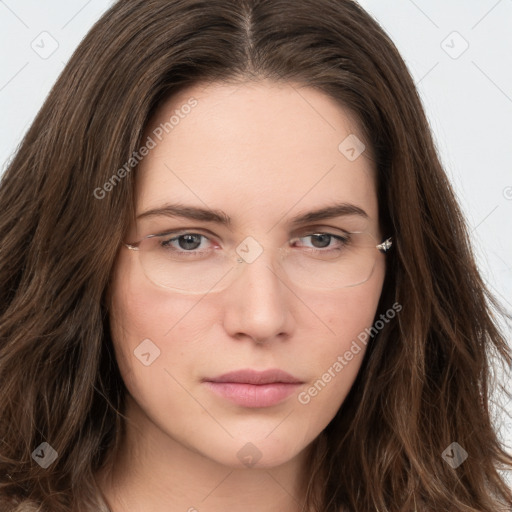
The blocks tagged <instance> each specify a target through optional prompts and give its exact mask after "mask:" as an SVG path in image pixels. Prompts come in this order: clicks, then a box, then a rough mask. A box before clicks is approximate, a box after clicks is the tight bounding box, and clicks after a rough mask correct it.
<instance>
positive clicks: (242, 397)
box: [205, 381, 300, 407]
mask: <svg viewBox="0 0 512 512" xmlns="http://www.w3.org/2000/svg"><path fill="white" fill-rule="evenodd" d="M205 384H206V385H207V386H208V387H209V388H210V389H211V390H212V391H214V392H215V393H217V394H219V395H221V396H223V397H224V398H227V399H228V400H231V401H232V402H234V403H235V404H238V405H241V406H243V407H270V406H272V405H277V404H278V403H280V402H282V401H283V400H284V399H285V398H287V397H289V396H290V395H291V394H293V393H294V392H295V391H296V390H297V389H298V388H299V387H300V384H293V383H286V382H275V383H273V384H244V383H238V382H209V381H206V382H205Z"/></svg>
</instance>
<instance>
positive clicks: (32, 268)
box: [0, 0, 512, 512]
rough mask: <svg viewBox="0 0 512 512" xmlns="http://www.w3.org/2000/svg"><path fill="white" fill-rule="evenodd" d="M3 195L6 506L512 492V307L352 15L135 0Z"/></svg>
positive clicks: (63, 86)
mask: <svg viewBox="0 0 512 512" xmlns="http://www.w3.org/2000/svg"><path fill="white" fill-rule="evenodd" d="M0 202H1V204H2V207H3V213H2V216H1V217H0V239H1V246H0V247H1V248H2V249H1V251H0V274H1V276H2V282H3V287H2V290H1V292H0V293H1V300H0V304H1V311H0V314H1V319H0V333H1V338H0V376H1V377H0V378H1V383H2V390H3V393H2V396H1V398H0V400H1V403H0V410H1V411H2V412H1V413H0V438H1V439H2V440H3V441H2V443H1V445H0V446H1V447H2V448H1V451H0V455H1V457H0V495H1V496H2V502H3V504H2V510H9V511H10V510H16V511H18V512H22V511H28V510H41V511H42V510H48V511H52V512H58V511H70V510H71V511H93V510H94V511H97V510H104V511H108V510H110V511H111V512H120V511H123V510H134V511H135V510H136V511H149V510H151V511H156V512H160V511H164V510H165V511H172V512H174V511H178V510H188V511H189V512H192V511H195V510H199V511H211V512H214V511H215V512H216V511H218V510H227V509H230V508H231V509H232V508H233V507H238V508H242V507H243V509H244V510H249V511H252V510H254V511H256V510H258V511H260V510H266V511H277V510H280V511H284V510H286V511H290V512H291V511H294V512H296V511H333V512H334V511H337V512H338V511H358V512H359V511H367V510H368V511H370V510H372V511H374V510H375V511H377V510H379V511H385V510H386V511H411V510H417V511H420V510H421V511H423V510H430V511H432V510H436V511H437V510H447V511H448V510H450V511H466V512H467V511H475V512H476V511H479V512H481V511H489V512H490V511H496V510H499V509H501V508H503V509H506V508H505V507H509V508H510V506H511V505H512V494H511V492H510V490H509V489H508V488H507V486H506V485H505V482H504V480H503V479H502V476H501V475H500V472H499V470H500V469H503V468H507V467H510V465H511V463H512V459H511V457H510V454H508V453H507V452H506V451H505V450H504V448H503V447H502V445H501V444H500V441H499V439H498V438H497V436H496V433H495V431H494V429H493V425H492V422H491V419H492V418H491V417H490V414H489V401H490V395H491V391H492V389H491V388H492V386H493V381H492V379H491V377H492V366H491V358H492V357H497V358H498V359H499V361H501V362H502V363H503V364H504V365H507V366H510V363H511V361H512V358H511V354H510V350H509V349H508V348H507V345H506V343H505V340H504V338H503V335H502V334H501V333H500V331H499V329H498V327H497V323H496V320H495V315H496V313H502V314H504V315H505V312H504V311H503V310H502V309H501V307H500V306H499V304H498V303H497V302H496V301H495V300H494V298H493V297H492V296H491V295H490V294H489V292H488V291H487V289H486V288H485V286H484V284H483V282H482V279H481V277H480V276H479V273H478V270H477V268H476V265H475V262H474V258H473V255H472V252H471V248H470V245H469V239H468V234H467V231H466V227H465V224H464V221H463V219H462V216H461V213H460V210H459V208H458V206H457V204H456V201H455V199H454V195H453V192H452V190H451V188H450V185H449V183H448V181H447V179H446V176H445V174H444V172H443V170H442V168H441V165H440V163H439V159H438V156H437V154H436V151H435V148H434V145H433V142H432V138H431V134H430V131H429V127H428V124H427V121H426V118H425V114H424V112H423V110H422V106H421V103H420V100H419V98H418V95H417V92H416V90H415V87H414V84H413V81H412V80H411V77H410V75H409V73H408V71H407V69H406V67H405V65H404V63H403V61H402V59H401V58H400V56H399V54H398V53H397V50H396V48H395V47H394V45H393V44H392V42H391V41H390V40H389V38H388V37H387V36H386V35H385V33H384V32H383V31H382V29H381V28H380V27H379V26H378V25H377V24H376V22H375V21H373V20H372V18H371V17H369V16H368V14H366V13H365V12H364V11H363V10H362V9H361V8H360V7H359V6H358V5H357V4H356V3H354V2H352V1H348V0H336V1H334V0H315V1H313V0H300V1H298V0H293V1H291V0H272V1H257V0H245V1H242V0H209V1H208V2H202V1H199V0H180V1H173V2H168V1H165V0H128V1H120V2H117V3H116V4H115V5H114V6H113V7H112V8H111V9H110V10H109V11H108V12H107V13H106V14H105V15H104V16H103V17H102V18H101V20H100V21H99V22H98V23H97V24H96V25H95V26H94V27H93V29H92V30H91V31H90V33H89V34H88V36H87V37H86V38H85V39H84V41H83V42H82V43H81V45H80V46H79V48H78V49H77V51H76V52H75V54H74V56H73V57H72V59H71V60H70V62H69V63H68V65H67V67H66V69H65V70H64V72H63V74H62V76H61V77H60V78H59V80H58V82H57V83H56V85H55V87H54V89H53V90H52V92H51V93H50V95H49V97H48V99H47V101H46V103H45V104H44V106H43V108H42V109H41V111H40V113H39V114H38V116H37V118H36V120H35V121H34V123H33V125H32V127H31V128H30V130H29V131H28V133H27V135H26V137H25V139H24V141H23V144H22V145H21V147H20V148H19V151H18V153H17V155H16V157H15V158H14V160H13V161H12V163H11V164H10V166H9V168H8V169H7V171H6V173H5V175H4V176H3V179H2V184H1V187H0ZM492 363H493V364H495V362H494V361H492Z"/></svg>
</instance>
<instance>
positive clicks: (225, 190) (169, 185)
mask: <svg viewBox="0 0 512 512" xmlns="http://www.w3.org/2000/svg"><path fill="white" fill-rule="evenodd" d="M191 97H193V98H195V99H196V100H197V101H198V104H197V106H195V107H194V108H193V109H192V110H191V112H190V113H189V114H188V115H187V116H184V117H183V118H182V119H180V122H179V124H177V125H176V126H175V127H174V129H173V130H172V131H171V132H170V133H169V134H167V135H166V136H165V137H164V138H163V140H162V141H161V142H159V143H158V145H157V147H156V148H154V149H153V150H151V152H150V153H149V154H148V155H147V156H146V157H145V158H144V160H143V161H142V162H141V164H140V165H139V168H138V170H137V203H136V211H137V214H140V213H141V212H144V211H147V210H150V209H152V208H157V207H159V206H161V205H163V204H164V203H166V202H181V203H183V204H187V205H193V206H198V207H209V208H215V209H222V210H224V211H225V212H226V213H227V214H228V215H229V216H230V217H232V219H233V225H232V226H231V229H228V228H226V227H225V226H220V225H217V224H214V223H207V222H200V221H196V220H194V221H192V220H188V219H180V218H175V219H171V218H169V217H164V216H160V217H151V218H146V219H139V220H138V221H137V222H134V223H133V224H132V226H131V228H130V231H129V232H128V233H127V235H126V238H125V241H126V242H133V241H136V240H140V239H141V238H142V237H143V236H145V235H147V234H151V233H156V232H159V231H160V230H162V229H166V228H168V227H169V226H171V227H173V228H176V229H181V228H195V229H209V230H211V231H212V232H213V233H214V234H215V235H216V236H217V240H220V241H221V245H222V244H225V245H226V246H227V245H228V244H229V243H232V244H233V245H232V247H233V248H234V247H236V246H237V244H238V243H240V242H241V241H242V240H244V238H245V237H247V236H252V237H253V238H254V239H255V240H257V241H258V243H259V244H261V246H262V247H267V244H270V245H272V244H277V245H281V244H283V243H285V242H287V241H288V240H290V239H291V238H292V235H293V234H294V231H293V230H292V228H291V227H290V225H289V223H288V220H289V219H290V218H291V217H292V216H295V215H297V214H298V213H300V212H306V211H310V210H313V209H317V208H320V207H323V206H327V205H329V204H330V203H332V202H335V201H336V202H338V201H346V202H350V203H352V204H355V205H357V206H359V207H361V208H363V209H364V210H365V211H366V212H367V214H368V217H369V219H368V220H366V221H364V222H363V221H362V219H361V218H354V217H351V218H343V217H340V218H336V219H328V220H323V221H320V222H315V223H313V224H309V225H308V224H306V225H305V226H304V227H305V228H308V227H310V226H311V225H313V226H318V225H321V226H322V227H325V228H331V231H332V229H341V228H344V227H345V226H352V228H354V227H355V226H360V225H362V224H364V225H366V226H367V229H368V230H369V231H371V232H372V233H373V234H374V235H375V237H376V238H377V243H379V242H380V241H381V240H382V239H381V238H380V237H381V235H382V234H381V233H380V231H379V221H378V203H377V196H376V184H375V169H374V165H373V163H372V160H371V158H370V148H369V145H367V149H366V151H364V152H363V153H362V155H361V156H360V157H359V158H357V159H356V160H354V161H349V159H347V158H346V157H345V155H344V154H342V153H341V152H340V151H339V150H338V145H339V144H340V142H341V141H343V140H344V139H345V138H346V137H347V136H348V135H349V134H356V135H357V136H358V137H359V138H360V139H361V140H362V135H361V132H360V131H359V129H358V125H357V122H356V120H355V119H354V118H353V117H352V116H351V115H350V113H349V112H348V111H347V110H345V109H342V108H341V107H340V106H339V104H337V103H336V102H335V101H334V100H333V99H331V98H330V97H328V96H326V95H324V94H323V93H321V92H318V91H316V90H314V89H312V88H305V87H300V86H298V85H296V84H280V85H277V84H275V83H271V82H267V81H262V82H257V83H256V82H255V83H250V84H249V83H246V84H242V85H240V84H238V85H227V84H219V83H215V84H209V85H205V84H201V85H196V86H194V87H192V88H189V89H187V90H184V91H182V92H181V93H180V94H179V95H177V96H174V97H173V98H171V99H170V100H168V101H167V102H166V103H165V104H164V105H162V107H161V108H160V109H159V111H158V112H157V114H156V115H155V117H154V118H153V119H152V121H151V123H150V125H149V127H148V131H147V135H150V134H151V130H152V129H153V128H154V127H156V126H158V125H159V124H160V123H161V122H165V121H167V120H169V118H170V117H171V115H172V114H173V112H174V111H175V110H176V109H180V107H181V106H182V105H184V104H186V103H187V101H188V100H189V99H190V98H191ZM114 193H115V192H114ZM314 232H317V230H315V229H312V230H311V231H310V233H314ZM309 243H310V242H309ZM295 250H300V249H295ZM271 263H272V253H271V251H265V250H264V251H263V253H262V255H261V256H260V257H259V258H257V259H256V260H255V261H254V262H253V263H251V264H245V265H244V266H243V270H241V271H240V272H239V274H237V277H236V279H234V280H233V281H232V282H231V283H230V285H229V286H228V287H227V288H226V289H225V290H223V291H220V292H217V293H210V294H206V295H204V294H202V295H197V294H196V295H194V294H190V295H186V294H182V293H177V292H170V291H169V290H164V289H162V288H158V287H156V286H155V285H154V284H153V283H151V282H150V281H149V280H148V279H147V277H146V275H145V274H144V272H143V271H142V269H141V266H140V262H139V258H138V253H137V252H136V251H130V250H128V249H126V248H125V247H123V248H121V249H120V252H119V256H118V260H117V262H116V266H115V271H114V275H113V282H112V288H111V324H112V327H111V329H112V338H113V342H114V347H115V352H116V358H117V361H118V364H119V368H120V371H121V374H122V376H123V380H124V382H125V384H126V386H127V389H128V391H129V395H128V397H127V408H126V411H125V414H126V416H127V418H128V423H127V431H126V437H125V439H124V440H123V448H122V449H121V450H120V454H119V456H118V457H117V459H116V460H115V463H114V465H113V467H114V470H113V471H112V473H111V474H107V472H106V470H103V471H101V472H99V473H98V475H97V477H98V482H99V484H100V487H101V489H102V492H103V494H104V496H105V498H106V500H107V502H108V504H109V506H110V507H111V509H112V512H122V511H124V510H130V511H132V512H149V511H151V512H164V511H165V512H174V511H181V512H183V511H189V512H193V511H194V510H198V511H201V512H206V511H208V512H220V511H225V510H238V509H240V507H241V506H243V510H245V511H248V512H251V511H262V510H265V511H268V512H273V511H275V512H277V511H279V512H296V511H298V510H299V509H300V507H299V504H300V501H301V499H302V497H303V490H304V486H303V484H302V481H301V477H302V476H301V475H303V471H304V469H305V468H304V462H305V457H306V455H307V452H308V448H310V447H311V443H312V442H313V441H314V440H315V438H317V436H318V435H319V434H320V433H321V432H322V430H323V429H324V428H325V427H326V426H327V424H328V423H329V422H330V421H331V419H332V418H333V417H334V415H335V414H336V412H337V410H338V409H339V407H340V405H341V404H342V403H343V400H344V399H345V397H346V395H347V393H348V392H349V390H350V387H351V385H352V384H353V382H354V379H355V377H356V375H357V372H358V370H359V368H360V365H361V362H362V359H363V355H364V353H365V346H364V345H362V344H360V345H361V347H362V350H360V351H359V352H358V353H357V354H356V355H354V356H353V358H352V360H351V361H349V362H348V363H347V365H346V366H344V368H343V370H342V371H341V372H339V373H338V374H337V375H336V377H335V378H333V379H332V380H331V381H330V382H329V383H328V384H326V386H325V387H324V388H323V389H322V390H321V392H319V393H318V394H317V396H315V397H313V398H311V401H310V402H309V403H307V404H302V403H300V402H299V401H298V398H297V393H294V394H292V395H291V396H289V397H288V398H286V399H285V400H284V401H283V402H281V403H279V404H278V405H274V406H272V407H264V408H252V409H251V408H246V407H242V406H239V405H236V404H233V403H232V402H230V401H228V400H226V399H224V398H222V397H219V396H217V395H216V394H214V393H213V392H212V391H210V390H209V389H208V388H207V387H206V386H205V384H204V383H203V382H202V379H203V378H205V377H214V376H218V375H221V374H223V373H225V372H228V371H232V370H237V369H242V368H254V369H257V370H264V369H269V368H280V369H283V370H285V371H287V372H289V373H291V374H292V375H294V376H296V377H298V378H300V379H301V380H302V381H303V382H304V386H303V387H302V388H301V390H304V389H307V388H308V387H310V386H312V385H313V383H315V382H316V381H317V380H318V379H319V378H320V377H321V376H322V375H323V374H324V373H325V372H326V371H328V369H329V368H330V367H332V366H333V363H334V362H335V361H336V360H337V358H338V356H340V355H343V354H344V353H345V352H346V351H347V350H349V348H350V346H351V343H352V342H353V340H355V339H356V337H357V335H358V334H359V333H361V332H362V331H363V330H364V329H365V328H369V327H370V326H371V325H372V322H373V319H374V315H375V313H376V309H377V304H378V300H379V297H380V294H381V291H382V285H383V281H384V274H385V256H384V255H383V254H381V253H379V252H378V251H377V261H376V266H375V268H374V271H373V273H372V275H371V277H370V279H369V280H368V281H366V282H365V283H363V284H361V285H359V286H355V287H351V288H342V289H337V290H329V291H318V290H314V289H308V288H305V287H301V286H293V285H286V284H285V283H284V282H283V280H282V279H280V278H279V277H277V276H276V275H275V274H274V273H272V272H270V271H269V270H268V268H267V265H271ZM147 338H149V339H150V340H152V342H153V343H154V344H155V345H156V346H158V348H159V350H160V356H159V357H158V358H156V359H155V360H154V361H153V362H152V364H151V365H150V366H145V365H143V364H142V363H141V362H140V360H139V359H137V357H135V356H134V350H135V349H136V348H137V346H138V345H139V344H140V343H141V341H142V340H144V339H147ZM247 443H252V445H254V446H255V447H256V448H257V450H258V452H259V454H260V456H261V458H260V459H259V460H258V461H257V462H256V463H255V464H254V465H252V466H251V467H248V466H247V465H246V464H244V463H243V462H242V461H241V460H240V459H239V457H238V456H237V453H238V452H239V450H240V449H241V448H242V447H244V446H245V445H246V444H247ZM251 449H253V448H251ZM255 453H256V452H255Z"/></svg>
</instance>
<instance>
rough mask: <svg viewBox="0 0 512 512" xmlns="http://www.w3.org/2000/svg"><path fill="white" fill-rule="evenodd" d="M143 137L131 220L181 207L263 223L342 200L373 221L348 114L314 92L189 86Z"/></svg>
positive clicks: (359, 142) (366, 168) (365, 166)
mask: <svg viewBox="0 0 512 512" xmlns="http://www.w3.org/2000/svg"><path fill="white" fill-rule="evenodd" d="M148 137H149V138H151V140H152V141H153V143H154V147H153V149H151V150H150V151H149V154H148V155H147V156H146V157H145V158H144V159H143V160H142V161H141V163H140V164H139V168H138V169H137V212H139V213H140V212H141V211H144V210H147V209H151V208H155V207H157V206H159V205H161V204H163V203H166V202H181V203H185V204H192V205H197V206H202V207H204V206H205V205H207V206H208V207H211V208H222V209H223V210H230V209H231V212H228V213H229V214H230V215H231V216H233V217H237V215H238V214H239V213H240V212H243V215H245V216H246V219H245V220H247V221H249V215H250V214H251V213H252V215H256V216H257V217H258V218H259V219H260V220H262V221H263V219H264V218H266V220H267V221H270V222H271V221H272V217H275V216H276V215H279V214H281V215H283V214H284V213H285V212H290V214H291V215H293V213H294V212H296V211H299V210H300V211H302V210H304V209H307V208H308V207H312V208H317V207H319V206H324V205H325V204H327V203H333V202H339V201H350V202H351V203H355V204H357V205H359V206H361V207H363V208H364V209H365V210H366V211H367V213H368V214H369V217H370V218H373V219H374V220H377V201H376V192H375V168H374V164H373V161H372V159H371V154H370V151H371V147H370V145H369V144H368V142H367V141H364V137H363V135H362V132H361V130H360V127H359V125H358V122H357V120H356V118H355V116H353V115H352V114H351V112H350V111H348V110H347V109H344V108H343V107H341V106H340V105H339V104H338V103H337V102H336V101H335V100H334V99H332V98H331V97H329V96H327V95H325V94H324V93H322V92H320V91H318V90H316V89H313V88H308V87H303V86H300V85H298V84H291V83H290V84H275V83H273V82H268V81H262V82H257V83H244V84H235V85H228V84H221V83H214V84H197V85H195V86H193V87H190V88H188V89H185V90H182V91H181V92H180V93H179V94H177V95H175V96H173V97H172V98H170V99H169V100H167V101H166V102H165V103H163V104H162V105H161V106H160V108H159V109H158V111H157V112H156V114H155V115H154V116H153V118H152V119H151V122H150V123H149V124H148V127H147V129H146V133H145V136H144V139H143V142H144V141H147V138H148ZM363 144H364V146H363ZM151 145H153V144H151ZM359 153H360V155H359ZM358 155H359V156H358Z"/></svg>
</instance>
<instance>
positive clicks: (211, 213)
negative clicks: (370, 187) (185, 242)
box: [137, 203, 368, 228]
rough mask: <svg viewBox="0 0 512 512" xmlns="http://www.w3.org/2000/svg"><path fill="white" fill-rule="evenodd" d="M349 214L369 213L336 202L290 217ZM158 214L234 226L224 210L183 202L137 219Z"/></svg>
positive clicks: (308, 218) (303, 219)
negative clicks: (189, 204)
mask: <svg viewBox="0 0 512 512" xmlns="http://www.w3.org/2000/svg"><path fill="white" fill-rule="evenodd" d="M347 215H359V216H361V217H363V218H365V219H367V218H368V214H367V213H366V212H365V211H364V210H363V209H362V208H360V207H359V206H356V205H355V204H350V203H336V204H333V205H331V206H325V207H323V208H319V209H316V210H311V211H309V212H306V213H300V214H298V215H296V216H295V217H292V219H290V224H291V225H294V226H295V225H299V224H305V223H307V222H316V221H319V220H326V219H333V218H335V217H342V216H347ZM156 216H166V217H181V218H185V219H191V220H197V221H202V222H214V223H217V224H221V225H223V226H226V227H228V228H229V227H231V226H232V219H231V217H229V215H227V214H226V213H225V212H224V211H222V210H213V209H209V208H198V207H196V206H186V205H183V204H166V205H163V206H161V207H158V208H152V209H151V210H147V211H145V212H142V213H141V214H139V215H138V216H137V219H143V218H147V217H156Z"/></svg>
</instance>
